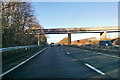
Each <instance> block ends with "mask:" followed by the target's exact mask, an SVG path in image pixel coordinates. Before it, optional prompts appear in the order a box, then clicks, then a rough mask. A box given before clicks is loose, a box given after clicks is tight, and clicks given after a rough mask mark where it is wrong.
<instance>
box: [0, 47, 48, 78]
mask: <svg viewBox="0 0 120 80" xmlns="http://www.w3.org/2000/svg"><path fill="white" fill-rule="evenodd" d="M46 48H47V47H46ZM46 48H44V49H42V50H41V51H39V52H37V53H36V54H35V55H33V56H31V57H30V58H28V59H26V60H25V61H23V62H21V63H20V64H18V65H17V66H15V67H13V68H11V69H9V70H8V71H6V72H4V73H2V74H0V77H2V76H4V75H6V74H8V73H9V72H11V71H13V70H14V69H16V68H18V67H19V66H21V65H23V64H24V63H26V62H27V61H29V60H30V59H32V58H33V57H35V56H37V55H38V54H39V53H41V52H43V51H44V50H45V49H46Z"/></svg>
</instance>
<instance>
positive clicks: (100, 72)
mask: <svg viewBox="0 0 120 80" xmlns="http://www.w3.org/2000/svg"><path fill="white" fill-rule="evenodd" d="M85 65H86V66H87V67H89V68H91V69H93V70H94V71H96V72H98V73H99V74H101V75H105V73H103V72H102V71H100V70H98V69H96V68H95V67H93V66H91V65H89V64H87V63H85Z"/></svg>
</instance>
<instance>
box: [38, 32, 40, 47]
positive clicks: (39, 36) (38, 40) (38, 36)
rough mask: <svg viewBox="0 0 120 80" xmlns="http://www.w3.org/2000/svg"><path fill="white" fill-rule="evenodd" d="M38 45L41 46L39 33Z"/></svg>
mask: <svg viewBox="0 0 120 80" xmlns="http://www.w3.org/2000/svg"><path fill="white" fill-rule="evenodd" d="M38 45H40V34H39V33H38Z"/></svg>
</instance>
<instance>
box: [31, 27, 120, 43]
mask: <svg viewBox="0 0 120 80" xmlns="http://www.w3.org/2000/svg"><path fill="white" fill-rule="evenodd" d="M119 27H120V26H119ZM119 27H118V26H112V27H81V28H56V29H31V30H30V32H31V34H38V44H39V35H42V34H68V45H71V33H100V36H101V38H100V39H101V40H105V39H106V33H111V32H120V29H119ZM41 32H42V34H41ZM103 33H104V34H103Z"/></svg>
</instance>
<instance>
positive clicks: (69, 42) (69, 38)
mask: <svg viewBox="0 0 120 80" xmlns="http://www.w3.org/2000/svg"><path fill="white" fill-rule="evenodd" d="M68 45H71V33H68Z"/></svg>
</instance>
